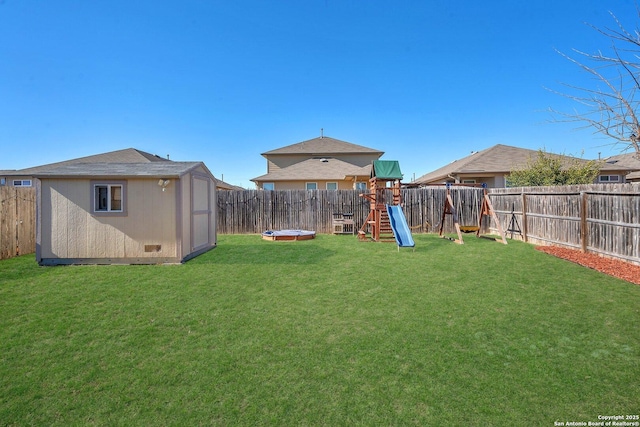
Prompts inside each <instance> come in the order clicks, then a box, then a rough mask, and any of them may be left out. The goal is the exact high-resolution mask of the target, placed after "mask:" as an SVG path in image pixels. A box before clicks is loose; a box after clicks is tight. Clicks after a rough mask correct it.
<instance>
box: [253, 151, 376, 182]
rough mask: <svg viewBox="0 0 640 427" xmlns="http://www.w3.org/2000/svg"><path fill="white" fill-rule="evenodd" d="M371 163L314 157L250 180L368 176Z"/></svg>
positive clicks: (326, 178) (327, 178) (340, 178)
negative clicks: (359, 163) (365, 164)
mask: <svg viewBox="0 0 640 427" xmlns="http://www.w3.org/2000/svg"><path fill="white" fill-rule="evenodd" d="M370 171H371V165H368V166H365V167H360V166H356V165H353V164H351V163H348V162H344V161H342V160H338V159H334V158H331V157H322V158H320V157H315V158H312V159H307V160H303V161H301V162H298V163H295V164H293V165H291V166H289V167H286V168H283V169H278V170H275V171H273V172H270V173H268V174H266V175H261V176H259V177H256V178H253V179H252V180H251V181H254V182H257V181H261V182H262V181H302V180H314V181H315V180H318V181H325V180H343V179H345V178H346V177H350V176H365V177H368V176H369V174H370Z"/></svg>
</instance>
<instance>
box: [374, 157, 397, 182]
mask: <svg viewBox="0 0 640 427" xmlns="http://www.w3.org/2000/svg"><path fill="white" fill-rule="evenodd" d="M371 177H372V178H373V177H376V178H380V179H402V172H400V163H399V162H398V161H397V160H374V161H373V168H372V169H371Z"/></svg>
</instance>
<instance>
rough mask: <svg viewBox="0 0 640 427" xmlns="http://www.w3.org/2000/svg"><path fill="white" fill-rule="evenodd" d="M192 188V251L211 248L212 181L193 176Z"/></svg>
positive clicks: (204, 177)
mask: <svg viewBox="0 0 640 427" xmlns="http://www.w3.org/2000/svg"><path fill="white" fill-rule="evenodd" d="M191 184H192V185H191V188H192V189H193V193H192V195H191V205H192V207H191V245H192V248H191V250H192V251H194V250H198V249H202V248H205V247H207V246H210V245H211V244H212V242H211V236H212V231H213V230H211V206H212V203H211V202H212V201H211V180H210V179H209V177H207V176H201V175H195V174H194V175H192V178H191Z"/></svg>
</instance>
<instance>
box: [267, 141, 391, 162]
mask: <svg viewBox="0 0 640 427" xmlns="http://www.w3.org/2000/svg"><path fill="white" fill-rule="evenodd" d="M287 154H289V155H290V154H304V155H309V156H325V155H332V154H333V155H335V154H378V155H379V156H382V155H383V154H384V151H380V150H376V149H373V148H368V147H364V146H362V145H357V144H352V143H350V142H345V141H340V140H339V139H334V138H330V137H328V136H322V137H318V138H313V139H309V140H307V141H302V142H298V143H297V144H292V145H287V146H286V147H281V148H276V149H275V150H271V151H267V152H265V153H262V156H264V157H267V156H271V155H287Z"/></svg>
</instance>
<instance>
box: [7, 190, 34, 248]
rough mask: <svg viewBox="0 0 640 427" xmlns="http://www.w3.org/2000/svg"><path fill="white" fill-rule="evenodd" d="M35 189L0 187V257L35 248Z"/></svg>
mask: <svg viewBox="0 0 640 427" xmlns="http://www.w3.org/2000/svg"><path fill="white" fill-rule="evenodd" d="M35 225H36V190H35V188H33V187H24V188H20V187H9V186H6V187H5V186H3V187H0V259H6V258H11V257H14V256H16V255H23V254H29V253H33V252H35V250H36V233H35Z"/></svg>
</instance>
